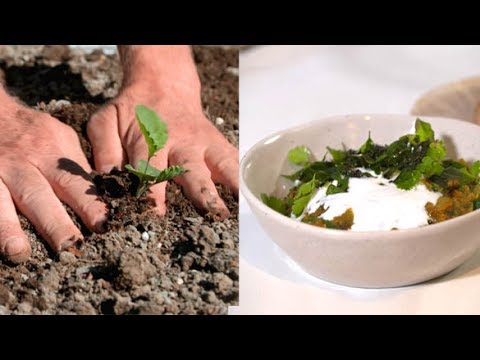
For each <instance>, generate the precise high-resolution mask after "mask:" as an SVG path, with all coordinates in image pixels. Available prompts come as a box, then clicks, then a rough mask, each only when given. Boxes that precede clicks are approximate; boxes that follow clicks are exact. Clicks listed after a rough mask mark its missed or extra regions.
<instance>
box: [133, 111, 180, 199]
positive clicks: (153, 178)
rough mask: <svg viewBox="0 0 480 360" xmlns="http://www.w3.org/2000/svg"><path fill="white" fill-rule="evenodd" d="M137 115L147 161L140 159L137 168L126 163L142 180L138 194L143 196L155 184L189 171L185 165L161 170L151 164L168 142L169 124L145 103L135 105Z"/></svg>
mask: <svg viewBox="0 0 480 360" xmlns="http://www.w3.org/2000/svg"><path fill="white" fill-rule="evenodd" d="M135 117H136V118H137V121H138V124H139V125H140V130H141V131H142V134H143V137H144V138H145V141H146V143H147V145H148V158H147V161H145V160H139V161H138V164H137V168H134V167H133V166H132V165H130V164H127V165H125V169H127V170H128V171H130V172H131V173H132V174H134V175H135V176H136V177H137V178H138V180H139V181H140V183H139V185H138V188H137V191H136V196H137V198H138V197H140V196H142V195H143V194H144V193H145V192H146V191H147V190H149V189H150V187H152V186H153V185H155V184H158V183H161V182H163V181H168V180H170V179H173V178H174V177H175V176H178V175H182V174H183V173H185V172H187V171H188V170H185V169H184V168H183V166H169V167H167V168H166V169H163V170H159V169H157V168H155V167H154V166H152V165H150V159H151V158H152V157H153V156H154V155H155V154H156V153H157V152H158V151H159V150H160V149H163V146H164V145H165V143H166V142H167V139H168V133H167V124H165V123H164V122H163V121H162V120H161V119H160V117H159V116H158V114H157V113H156V112H155V111H153V110H152V109H149V108H148V107H146V106H144V105H137V106H136V107H135Z"/></svg>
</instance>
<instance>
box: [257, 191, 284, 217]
mask: <svg viewBox="0 0 480 360" xmlns="http://www.w3.org/2000/svg"><path fill="white" fill-rule="evenodd" d="M260 196H261V198H262V201H263V203H264V204H265V205H267V206H268V207H269V208H271V209H273V210H275V211H277V212H279V213H280V214H283V215H287V216H288V203H287V202H286V201H284V200H282V199H279V198H277V197H275V196H268V195H267V194H263V193H262V194H261V195H260Z"/></svg>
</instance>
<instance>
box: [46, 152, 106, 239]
mask: <svg viewBox="0 0 480 360" xmlns="http://www.w3.org/2000/svg"><path fill="white" fill-rule="evenodd" d="M80 151H81V150H80ZM74 153H75V152H74ZM72 158H74V159H75V160H76V161H74V160H70V159H67V158H62V159H60V160H58V161H57V162H54V161H47V162H46V164H47V165H43V166H40V171H41V172H42V174H43V175H44V176H45V178H46V179H47V180H48V182H49V183H50V185H51V187H52V189H53V191H54V192H55V194H56V195H57V196H58V198H59V199H60V200H62V201H63V202H64V203H66V204H67V205H68V206H70V207H71V208H72V210H73V211H75V213H76V214H77V215H78V216H80V218H81V219H82V222H83V223H84V224H85V226H86V227H87V228H88V229H89V230H91V231H94V232H104V231H105V223H106V222H107V206H106V205H105V204H104V203H103V202H102V201H101V200H100V198H99V196H98V193H97V190H96V188H95V185H94V184H93V182H92V179H91V177H90V175H89V174H88V173H87V172H86V171H85V170H84V169H83V168H82V166H80V164H79V163H83V166H85V167H87V169H89V166H88V163H87V161H86V159H85V158H84V155H83V153H82V154H81V156H79V154H78V153H77V154H74V155H73V156H72ZM77 161H78V162H77Z"/></svg>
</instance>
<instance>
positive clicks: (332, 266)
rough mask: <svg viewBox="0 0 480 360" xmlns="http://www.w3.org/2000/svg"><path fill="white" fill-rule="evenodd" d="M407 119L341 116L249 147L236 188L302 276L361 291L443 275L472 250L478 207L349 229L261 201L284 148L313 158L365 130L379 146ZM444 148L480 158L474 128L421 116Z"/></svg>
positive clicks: (479, 243)
mask: <svg viewBox="0 0 480 360" xmlns="http://www.w3.org/2000/svg"><path fill="white" fill-rule="evenodd" d="M415 119H416V117H415V116H410V115H391V114H389V115H386V114H371V115H343V116H333V117H329V118H326V119H322V120H319V121H315V122H310V123H307V124H305V125H301V126H298V127H295V128H291V129H287V130H283V131H280V132H278V133H275V134H273V135H271V136H269V137H268V138H266V139H264V140H262V141H260V142H259V143H257V144H256V145H255V146H253V147H252V148H251V149H250V150H249V151H248V152H247V154H246V155H245V156H244V158H243V159H242V161H241V164H240V189H241V191H242V193H243V195H244V196H245V198H246V200H247V202H248V204H249V206H250V208H251V209H252V211H253V213H254V214H255V216H256V218H257V220H258V221H259V223H260V224H261V226H262V227H263V229H264V230H265V231H266V233H267V234H268V235H269V236H270V238H271V239H272V240H273V241H274V242H275V243H277V244H278V245H279V246H280V247H281V248H282V249H283V250H284V251H285V252H286V253H287V254H288V255H289V256H290V257H291V258H292V259H293V260H294V261H295V262H297V263H298V264H299V265H300V266H301V267H302V268H303V269H304V270H305V271H307V272H308V273H310V274H312V275H314V276H316V277H318V278H321V279H324V280H328V281H331V282H334V283H338V284H342V285H348V286H355V287H367V288H383V287H397V286H404V285H410V284H415V283H419V282H422V281H426V280H429V279H432V278H435V277H438V276H440V275H443V274H445V273H447V272H449V271H451V270H453V269H455V268H456V267H458V266H459V265H461V264H462V263H463V262H464V261H466V260H467V259H468V258H469V257H470V256H472V255H473V254H474V252H475V251H476V250H477V249H478V248H479V247H480V211H474V212H472V213H469V214H466V215H463V216H460V217H458V218H455V219H451V220H448V221H445V222H442V223H438V224H433V225H428V226H425V227H422V228H415V229H406V230H396V231H369V232H351V231H344V230H333V229H324V228H319V227H315V226H312V225H308V224H304V223H301V222H297V221H295V220H292V219H290V218H288V217H286V216H284V215H281V214H279V213H277V212H275V211H274V210H272V209H270V208H269V207H268V206H266V205H265V204H263V203H262V201H261V199H260V194H261V193H268V194H270V193H271V192H272V191H273V190H274V189H275V188H278V179H279V176H280V175H281V174H285V171H286V168H285V164H286V158H287V153H288V150H289V149H291V148H292V147H294V146H297V145H301V144H303V145H306V146H308V147H309V148H310V149H311V150H312V151H313V153H314V154H316V155H317V157H320V158H321V157H322V156H323V154H325V149H326V146H331V147H337V148H338V147H341V146H342V144H344V145H345V146H346V147H347V148H358V147H359V146H361V144H362V143H363V142H364V141H365V140H366V138H367V137H368V132H369V131H371V135H372V139H373V140H374V141H375V142H377V143H379V144H387V143H391V142H392V141H394V140H396V139H397V138H398V137H400V136H401V135H404V134H406V133H407V132H408V131H409V130H410V128H411V127H412V124H413V122H414V120H415ZM422 119H423V120H425V121H428V122H430V123H431V124H432V127H433V130H434V131H435V136H436V137H437V138H442V139H443V140H444V141H445V144H446V146H447V156H449V157H451V158H454V159H459V158H463V159H465V160H467V161H472V160H477V159H480V126H477V125H474V124H472V123H468V122H465V121H460V120H454V119H447V118H433V117H422Z"/></svg>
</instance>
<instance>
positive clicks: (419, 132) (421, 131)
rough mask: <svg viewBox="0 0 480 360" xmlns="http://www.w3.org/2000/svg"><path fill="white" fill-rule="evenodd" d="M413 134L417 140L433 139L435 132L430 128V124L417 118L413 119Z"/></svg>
mask: <svg viewBox="0 0 480 360" xmlns="http://www.w3.org/2000/svg"><path fill="white" fill-rule="evenodd" d="M415 135H416V136H417V138H418V141H419V142H424V141H433V140H434V139H435V133H434V132H433V130H432V126H431V125H430V124H429V123H427V122H425V121H422V120H420V119H419V118H417V120H416V121H415Z"/></svg>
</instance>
